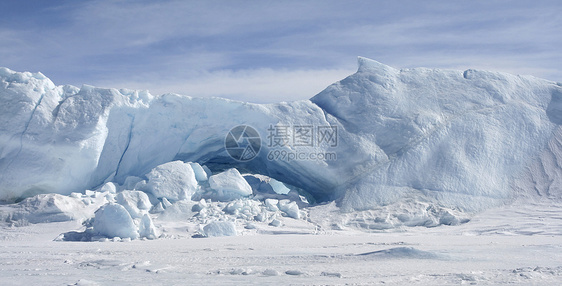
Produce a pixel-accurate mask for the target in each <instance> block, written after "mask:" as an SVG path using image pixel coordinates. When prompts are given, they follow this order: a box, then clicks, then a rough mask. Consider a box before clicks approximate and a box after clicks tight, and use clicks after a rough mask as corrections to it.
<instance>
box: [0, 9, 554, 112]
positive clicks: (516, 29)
mask: <svg viewBox="0 0 562 286" xmlns="http://www.w3.org/2000/svg"><path fill="white" fill-rule="evenodd" d="M561 14H562V1H559V0H551V1H542V0H535V1H500V0H498V1H419V0H417V1H402V0H395V1H356V0H347V1H343V0H342V1H329V0H322V1H306V0H300V1H267V0H262V1H257V0H256V1H213V0H209V1H175V0H170V1H168V0H163V1H153V0H151V1H142V0H141V1H126V0H111V1H110V0H100V1H95V0H92V1H71V0H50V1H45V0H34V1H27V0H5V1H0V66H3V67H7V68H10V69H12V70H15V71H31V72H37V71H40V72H42V73H43V74H45V75H46V76H47V77H49V78H50V79H51V80H52V81H53V82H54V83H55V84H57V85H64V84H71V85H75V86H78V87H80V86H81V85H82V84H89V85H94V86H99V87H112V88H128V89H148V90H149V91H150V92H151V93H152V94H162V93H169V92H171V93H179V94H184V95H189V96H197V97H200V96H221V97H226V98H231V99H235V100H243V101H251V102H258V103H271V102H280V101H293V100H301V99H308V98H310V97H312V96H314V95H315V94H317V93H318V92H320V91H322V90H323V89H324V88H326V87H327V86H328V85H330V84H332V83H334V82H336V81H338V80H341V79H343V78H345V77H346V76H348V75H351V74H353V73H354V72H355V71H356V69H357V57H358V56H362V57H367V58H371V59H374V60H377V61H379V62H381V63H384V64H387V65H390V66H393V67H396V68H414V67H428V68H441V69H459V70H465V69H468V68H473V69H486V70H493V71H502V72H509V73H514V74H524V75H534V76H536V77H541V78H545V79H548V80H552V81H558V82H562V32H561V31H562V17H561V16H560V15H561Z"/></svg>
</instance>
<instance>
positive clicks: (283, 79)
mask: <svg viewBox="0 0 562 286" xmlns="http://www.w3.org/2000/svg"><path fill="white" fill-rule="evenodd" d="M353 72H354V70H345V69H342V70H340V69H337V70H331V69H328V70H273V69H256V70H238V71H232V70H221V71H215V72H205V73H202V74H199V75H197V76H192V77H189V78H185V79H183V80H180V79H176V78H170V79H165V78H164V79H162V78H159V79H156V78H154V80H150V79H148V80H146V81H142V82H141V81H132V82H121V81H112V80H109V81H101V82H98V83H96V85H98V86H105V87H116V88H118V87H119V85H121V87H122V86H123V85H124V86H126V87H127V88H130V89H146V90H149V91H150V92H151V93H152V94H163V93H178V94H182V95H189V96H193V97H211V96H213V97H225V98H230V99H235V100H241V101H248V102H254V103H274V102H281V101H295V100H303V99H309V98H311V97H313V96H314V95H316V94H317V93H319V92H320V91H322V90H323V89H324V88H326V87H327V86H328V85H330V84H332V83H334V82H336V81H339V80H341V79H343V78H345V77H346V76H348V75H350V74H352V73H353Z"/></svg>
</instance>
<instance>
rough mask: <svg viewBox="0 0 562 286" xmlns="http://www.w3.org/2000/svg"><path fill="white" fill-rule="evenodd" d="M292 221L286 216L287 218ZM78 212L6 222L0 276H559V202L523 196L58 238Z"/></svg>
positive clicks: (102, 281)
mask: <svg viewBox="0 0 562 286" xmlns="http://www.w3.org/2000/svg"><path fill="white" fill-rule="evenodd" d="M288 220H292V219H288ZM79 227H80V226H79V224H78V223H77V222H76V221H70V222H59V223H41V224H30V225H27V226H21V227H16V226H12V227H10V226H7V225H4V226H3V227H2V229H1V231H0V240H1V243H0V273H1V275H0V284H2V285H141V284H142V285H187V284H189V285H195V284H205V285H226V284H235V285H242V284H244V285H248V284H249V285H267V284H269V285H273V284H275V285H289V284H293V285H294V284H297V285H303V284H304V285H366V284H390V285H404V284H418V285H451V284H453V285H460V284H467V285H474V284H477V285H481V284H516V285H531V284H534V285H557V284H560V283H561V282H562V205H560V204H552V203H548V204H544V203H532V204H531V203H524V204H515V205H511V206H507V207H502V208H497V209H491V210H488V211H485V212H482V213H480V214H478V215H476V216H475V217H473V218H472V220H471V221H470V222H468V223H466V224H463V225H459V226H439V227H435V228H426V227H414V228H407V229H405V230H401V231H397V230H392V231H378V232H372V233H366V232H364V231H354V230H342V231H335V230H331V231H325V232H315V230H314V229H313V228H310V227H309V226H307V225H301V226H299V225H296V226H293V227H291V228H289V229H292V230H293V233H292V234H291V233H290V231H288V232H287V233H286V234H278V233H277V234H274V233H272V232H270V233H265V234H246V235H241V236H234V237H211V238H191V237H190V236H188V235H186V231H185V230H183V229H182V225H175V227H176V228H173V229H172V228H171V227H172V226H169V227H170V230H169V234H174V235H173V236H170V237H168V238H161V239H158V240H132V241H119V242H113V241H106V242H65V241H54V239H55V238H56V237H57V236H58V235H59V234H60V233H61V232H65V231H68V230H72V229H77V228H79Z"/></svg>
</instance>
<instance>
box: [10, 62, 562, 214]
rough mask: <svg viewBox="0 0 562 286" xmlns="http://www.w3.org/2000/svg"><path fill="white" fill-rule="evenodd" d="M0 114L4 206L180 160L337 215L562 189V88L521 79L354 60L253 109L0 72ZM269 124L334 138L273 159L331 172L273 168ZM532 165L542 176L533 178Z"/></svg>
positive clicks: (472, 206)
mask: <svg viewBox="0 0 562 286" xmlns="http://www.w3.org/2000/svg"><path fill="white" fill-rule="evenodd" d="M0 100H1V101H2V105H1V107H0V108H1V113H0V119H1V121H0V199H2V200H13V199H16V198H19V197H25V196H29V195H32V194H35V193H45V192H56V193H62V194H68V193H70V192H80V191H83V190H84V189H92V188H95V187H96V186H99V185H100V184H102V183H104V182H107V181H114V182H117V183H119V184H122V183H123V182H124V181H125V179H126V178H127V177H128V176H141V175H143V174H146V173H147V172H148V171H150V170H151V169H153V168H154V167H156V166H158V165H160V164H163V163H166V162H170V161H173V160H178V159H179V160H184V161H193V162H200V163H203V164H206V165H208V166H210V167H213V168H220V169H227V168H231V167H236V168H238V169H240V170H248V171H251V172H253V173H260V174H264V175H268V176H271V177H273V178H275V179H277V180H280V181H283V182H286V183H289V184H291V185H294V186H297V187H300V188H303V189H305V190H307V191H308V192H310V193H312V194H313V195H314V196H315V197H316V198H317V199H318V200H320V201H322V200H337V201H338V202H339V204H340V206H342V207H344V208H345V209H367V208H371V207H373V206H377V205H381V204H388V203H392V202H396V201H397V200H400V199H401V198H403V197H412V196H415V197H417V198H419V199H420V200H430V201H435V202H436V203H439V204H442V205H445V206H448V207H459V208H462V209H466V210H478V209H481V208H485V207H488V206H491V205H495V204H499V203H502V202H506V201H508V200H510V199H512V198H513V197H515V196H516V195H517V193H526V194H527V195H529V194H532V193H533V192H532V191H531V192H527V191H528V190H529V189H530V188H534V187H535V185H537V184H538V183H534V181H533V178H538V177H539V176H542V177H541V178H547V179H548V178H561V177H562V176H561V175H560V174H562V172H561V168H560V166H562V162H561V161H560V160H561V159H562V158H561V157H560V156H559V154H560V152H559V150H560V148H559V147H557V146H558V145H556V144H559V142H560V138H559V137H560V136H559V135H556V134H559V133H560V132H559V131H556V130H558V129H559V128H560V124H561V123H562V116H561V115H560V114H562V87H561V86H560V85H558V84H556V83H554V82H550V81H546V80H542V79H537V78H534V77H530V76H514V75H509V74H503V73H493V72H485V71H475V70H467V71H464V72H463V71H454V70H434V69H424V68H417V69H410V70H397V69H394V68H392V67H388V66H386V65H383V64H380V63H378V62H375V61H372V60H368V59H365V58H360V59H359V69H358V71H357V73H355V74H353V75H351V76H349V77H347V78H346V79H344V80H342V81H340V82H337V83H335V84H333V85H331V86H329V87H328V88H327V89H326V90H324V91H323V92H321V93H320V94H318V95H316V96H315V97H313V98H312V99H311V100H310V101H308V100H305V101H297V102H290V103H279V104H267V105H259V104H250V103H243V102H237V101H231V100H227V99H220V98H192V97H187V96H181V95H176V94H165V95H160V96H153V95H151V94H149V93H148V92H143V91H130V90H124V89H121V90H116V89H102V88H95V87H91V86H83V87H82V88H76V87H72V86H55V85H54V84H53V83H52V82H51V81H50V80H49V79H48V78H46V77H45V76H43V75H42V74H40V73H37V74H32V73H18V72H14V71H11V70H9V69H5V68H3V69H0ZM240 124H246V125H250V126H252V127H254V128H255V129H256V130H257V131H258V132H259V133H260V136H261V138H262V149H261V151H260V153H259V154H258V156H257V157H256V158H255V159H253V160H251V161H249V162H245V163H242V162H238V161H235V160H233V159H232V158H230V157H229V156H228V154H227V153H226V152H225V147H224V138H225V136H226V134H227V133H228V131H229V130H230V129H231V128H232V127H234V126H236V125H240ZM276 124H278V125H284V126H299V125H307V126H315V127H317V126H337V128H338V144H337V146H325V145H320V144H316V145H314V146H299V147H295V146H285V147H282V148H281V150H283V151H286V152H298V153H307V154H308V153H322V152H333V153H336V154H337V160H327V161H322V160H292V161H287V160H271V159H268V156H267V155H268V153H269V151H272V150H273V147H270V146H268V144H267V140H268V139H267V138H268V136H269V135H271V134H270V133H269V131H268V128H270V126H271V125H276ZM557 142H558V143H557ZM556 148H558V149H556ZM549 150H550V151H549ZM553 150H554V151H553ZM549 152H550V153H549ZM549 154H554V155H549ZM543 158H548V160H549V161H548V162H546V161H545V160H546V159H543ZM537 164H539V165H541V166H547V167H545V168H547V171H541V172H542V173H541V174H539V173H540V172H539V171H537V170H538V167H536V166H538V165H537ZM545 174H546V175H545ZM545 176H546V177H545ZM523 177H525V178H527V179H526V181H525V185H524V186H525V187H524V188H523V189H524V190H521V186H523V184H522V183H517V182H520V181H521V180H522V179H521V178H523ZM547 179H545V180H547ZM537 180H538V179H537ZM535 181H536V180H535ZM541 184H542V185H544V184H543V183H541ZM560 184H561V183H560V179H555V180H554V181H553V183H550V184H549V187H548V188H549V189H550V190H559V189H560ZM542 192H543V193H544V191H542ZM551 192H554V191H551ZM535 193H536V192H535ZM539 193H540V192H539Z"/></svg>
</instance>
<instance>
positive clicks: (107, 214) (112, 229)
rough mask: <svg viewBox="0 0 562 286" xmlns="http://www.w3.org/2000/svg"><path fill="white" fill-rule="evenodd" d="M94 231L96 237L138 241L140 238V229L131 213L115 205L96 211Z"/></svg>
mask: <svg viewBox="0 0 562 286" xmlns="http://www.w3.org/2000/svg"><path fill="white" fill-rule="evenodd" d="M93 231H94V233H95V234H96V235H100V236H105V237H108V238H113V237H119V238H131V239H136V238H138V237H139V232H138V228H137V226H136V225H135V223H134V221H133V218H132V217H131V215H130V214H129V212H127V210H126V209H125V207H123V206H122V205H119V204H115V203H109V204H107V205H104V206H103V207H101V208H100V209H99V210H97V211H96V216H95V218H94V224H93ZM145 233H146V230H145Z"/></svg>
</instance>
